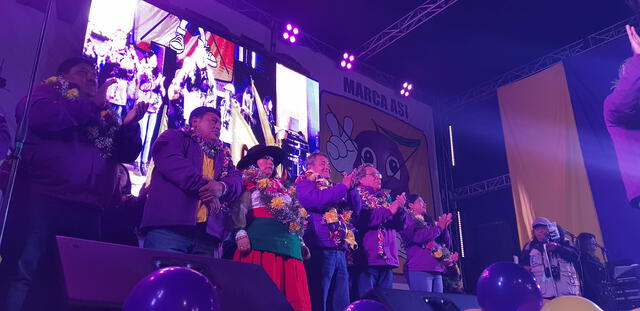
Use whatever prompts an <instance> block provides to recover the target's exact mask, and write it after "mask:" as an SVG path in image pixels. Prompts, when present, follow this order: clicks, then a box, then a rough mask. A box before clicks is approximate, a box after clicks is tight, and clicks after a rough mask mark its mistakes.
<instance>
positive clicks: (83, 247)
mask: <svg viewBox="0 0 640 311" xmlns="http://www.w3.org/2000/svg"><path fill="white" fill-rule="evenodd" d="M57 243H58V251H59V255H60V264H61V268H62V277H63V281H64V286H65V290H66V295H67V297H66V298H67V299H68V300H67V301H68V304H69V306H70V308H71V309H73V310H120V308H121V307H122V304H123V303H124V301H125V300H126V298H127V295H128V294H129V292H130V291H131V290H132V289H133V287H134V286H135V285H136V284H137V283H138V282H139V281H140V280H142V279H143V278H145V277H146V276H147V275H149V274H150V273H152V272H153V271H155V270H157V269H158V268H163V267H170V266H183V267H189V268H192V269H194V270H196V271H199V272H201V273H202V274H204V275H205V276H207V278H209V280H210V281H211V283H212V284H213V285H214V286H215V287H216V289H217V295H218V297H219V301H220V306H221V310H223V311H239V310H252V311H259V310H265V311H266V310H269V311H271V310H282V311H293V308H292V307H291V305H290V304H289V303H288V302H287V300H286V298H285V297H284V295H283V294H282V292H281V291H280V290H279V289H278V288H277V287H276V285H275V284H274V283H273V281H272V280H271V279H270V278H269V276H268V275H267V273H266V272H265V271H264V269H262V267H261V266H258V265H254V264H246V263H240V262H235V261H229V260H223V259H213V258H208V257H204V256H195V255H185V254H179V253H170V252H165V251H159V250H152V249H144V248H138V247H132V246H124V245H116V244H110V243H103V242H96V241H88V240H82V239H75V238H68V237H60V236H59V237H57Z"/></svg>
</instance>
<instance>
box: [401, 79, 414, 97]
mask: <svg viewBox="0 0 640 311" xmlns="http://www.w3.org/2000/svg"><path fill="white" fill-rule="evenodd" d="M411 89H413V84H411V83H409V82H405V83H404V84H402V90H400V95H403V96H405V97H407V96H409V93H411Z"/></svg>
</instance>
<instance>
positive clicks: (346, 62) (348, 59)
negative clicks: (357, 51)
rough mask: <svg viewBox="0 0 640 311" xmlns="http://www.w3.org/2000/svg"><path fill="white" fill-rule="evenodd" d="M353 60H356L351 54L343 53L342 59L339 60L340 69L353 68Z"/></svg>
mask: <svg viewBox="0 0 640 311" xmlns="http://www.w3.org/2000/svg"><path fill="white" fill-rule="evenodd" d="M355 60H356V58H355V56H353V54H350V53H349V52H344V54H342V59H341V60H340V67H342V68H347V69H351V68H353V63H354V62H355Z"/></svg>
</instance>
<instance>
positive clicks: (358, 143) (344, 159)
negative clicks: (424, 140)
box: [326, 112, 421, 196]
mask: <svg viewBox="0 0 640 311" xmlns="http://www.w3.org/2000/svg"><path fill="white" fill-rule="evenodd" d="M326 121H327V125H328V126H329V130H330V131H331V136H330V137H329V139H328V140H327V143H326V150H327V154H328V155H329V158H330V160H331V164H332V165H333V167H334V168H335V169H336V170H337V171H339V172H340V173H342V172H347V173H348V172H350V171H351V170H353V169H354V168H356V167H358V166H359V165H360V164H362V163H369V164H372V165H373V166H375V167H376V168H377V169H378V171H379V172H380V174H382V188H383V189H385V190H388V191H390V193H391V195H392V196H395V195H399V194H401V193H402V192H406V193H409V181H410V176H409V171H408V169H407V165H406V163H407V161H408V160H409V159H410V158H411V157H412V156H413V155H414V154H415V152H416V150H417V149H418V147H419V146H420V143H421V141H420V140H419V139H410V138H406V137H403V136H401V135H399V134H397V133H394V132H393V131H391V130H389V129H386V128H384V127H382V126H380V125H379V124H377V123H376V122H375V120H373V119H372V120H371V122H372V123H373V125H374V127H375V130H368V131H362V132H360V133H358V134H357V135H356V137H355V139H353V138H352V134H353V120H352V119H351V118H350V117H345V118H344V119H343V121H342V125H340V123H339V122H338V120H337V119H336V116H335V115H334V114H333V112H329V113H327V115H326ZM400 146H402V147H408V148H411V149H413V151H412V152H411V154H409V156H408V157H407V158H406V159H405V157H404V156H403V154H402V152H400V148H399V147H400Z"/></svg>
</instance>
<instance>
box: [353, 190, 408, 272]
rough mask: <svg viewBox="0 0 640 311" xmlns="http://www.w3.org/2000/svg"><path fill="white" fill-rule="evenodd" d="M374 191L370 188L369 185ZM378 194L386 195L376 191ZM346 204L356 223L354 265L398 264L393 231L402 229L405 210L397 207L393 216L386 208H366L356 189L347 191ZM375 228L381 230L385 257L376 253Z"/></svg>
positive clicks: (376, 231) (394, 232)
mask: <svg viewBox="0 0 640 311" xmlns="http://www.w3.org/2000/svg"><path fill="white" fill-rule="evenodd" d="M368 189H369V190H370V191H372V192H375V191H374V190H373V189H371V188H368ZM377 193H378V195H384V196H386V195H387V194H386V193H385V192H384V191H382V190H379V191H377ZM349 206H350V207H351V209H352V210H353V215H354V216H353V217H354V221H355V226H356V241H358V250H357V251H356V253H355V254H354V257H353V260H354V264H355V265H356V266H361V267H366V266H393V267H398V266H399V262H398V242H397V237H396V231H401V230H402V229H404V225H405V218H406V212H405V211H404V208H400V209H398V212H397V213H396V214H395V215H393V214H391V210H389V209H387V208H369V207H368V206H367V205H366V204H365V203H364V202H363V201H362V198H361V197H360V194H359V193H358V189H357V188H354V189H352V190H351V191H350V192H349ZM378 229H382V236H383V250H384V254H385V255H386V256H384V257H383V256H381V255H380V254H379V253H378V249H379V247H378V243H379V238H378Z"/></svg>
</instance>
